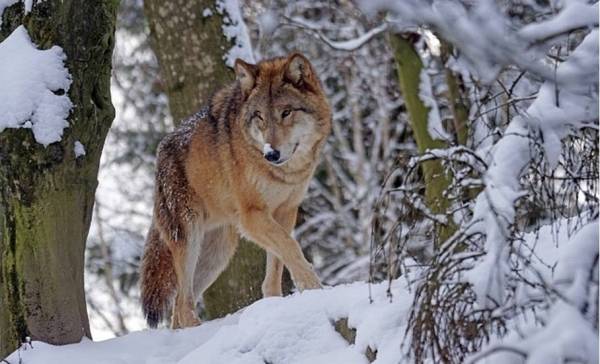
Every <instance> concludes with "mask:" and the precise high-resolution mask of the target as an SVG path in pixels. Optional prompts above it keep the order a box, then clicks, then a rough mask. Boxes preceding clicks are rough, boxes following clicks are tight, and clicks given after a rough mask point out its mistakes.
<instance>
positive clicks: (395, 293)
mask: <svg viewBox="0 0 600 364" xmlns="http://www.w3.org/2000/svg"><path fill="white" fill-rule="evenodd" d="M387 289H388V284H387V283H382V284H377V285H371V286H370V287H369V285H368V284H367V283H354V284H349V285H342V286H336V287H333V288H325V289H322V290H312V291H305V292H303V293H296V294H294V295H292V296H288V297H283V298H282V297H271V298H266V299H262V300H260V301H258V302H256V303H254V304H252V305H251V306H248V307H246V308H245V309H243V310H242V311H240V312H238V313H236V314H233V315H229V316H227V317H225V318H223V319H219V320H214V321H208V322H204V323H203V324H202V325H200V326H198V327H195V328H189V329H182V330H175V331H173V330H169V329H159V330H145V331H140V332H135V333H131V334H129V335H126V336H123V337H119V338H115V339H110V340H106V341H100V342H93V341H90V340H87V339H86V340H83V341H82V342H80V343H78V344H72V345H65V346H53V345H48V344H45V343H42V342H37V341H34V342H32V343H31V345H30V344H24V345H23V346H22V347H21V348H20V349H19V350H17V351H16V352H14V353H13V354H11V355H10V356H9V357H8V358H6V360H7V361H8V362H9V363H11V364H17V363H24V364H54V363H56V364H59V363H60V364H80V363H87V364H101V363H102V364H107V363H115V364H142V363H143V364H159V363H160V364H167V363H180V364H184V363H186V364H187V363H189V364H191V363H194V364H204V363H206V364H211V363H214V364H223V363H228V364H265V363H269V364H279V363H285V364H291V363H305V364H309V363H310V364H318V363H323V364H325V363H327V364H331V363H345V364H354V363H356V364H364V363H369V359H368V357H370V358H371V360H373V359H374V358H375V359H376V361H375V363H378V364H382V363H394V364H397V362H398V358H400V357H401V354H400V350H401V347H400V344H401V342H402V338H403V336H404V330H405V327H406V326H405V320H406V318H407V317H408V308H409V307H410V304H411V303H412V297H411V296H410V294H409V291H408V289H407V287H406V284H405V281H404V280H403V279H400V280H396V281H394V282H392V285H391V297H390V296H389V295H388V293H387ZM369 291H370V292H371V298H369ZM370 301H372V302H370ZM344 319H347V325H346V321H345V320H344ZM340 320H342V321H340ZM336 323H337V327H338V330H339V331H340V332H344V336H345V337H343V336H342V334H340V332H338V331H336ZM348 327H349V328H352V329H348ZM340 328H342V329H341V330H340ZM344 329H345V330H344ZM353 329H355V330H353Z"/></svg>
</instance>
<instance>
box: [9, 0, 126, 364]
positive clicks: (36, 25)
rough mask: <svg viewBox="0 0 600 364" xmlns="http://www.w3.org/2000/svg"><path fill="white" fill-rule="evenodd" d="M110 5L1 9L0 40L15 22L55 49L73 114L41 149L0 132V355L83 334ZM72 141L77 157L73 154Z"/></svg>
mask: <svg viewBox="0 0 600 364" xmlns="http://www.w3.org/2000/svg"><path fill="white" fill-rule="evenodd" d="M117 5H118V2H117V1H108V0H105V1H101V0H71V1H69V0H61V1H59V0H46V1H42V2H39V3H36V4H34V6H33V10H32V11H31V12H30V13H28V14H25V12H24V7H23V3H22V2H21V3H17V4H15V5H13V6H11V7H9V8H7V9H6V11H5V12H4V16H3V20H4V21H3V22H2V29H1V32H0V40H4V39H5V38H6V37H7V36H8V35H9V34H10V33H11V32H12V31H13V30H14V29H15V28H16V27H17V26H18V25H20V24H23V25H25V27H26V28H27V30H28V32H29V35H30V37H31V39H32V41H33V42H34V43H35V44H37V45H38V47H39V48H44V49H47V48H50V47H51V46H53V45H58V46H60V47H62V48H63V50H64V52H65V54H66V56H67V59H66V61H65V63H66V66H67V68H68V70H69V72H70V74H71V76H72V81H73V83H72V84H71V87H70V89H69V93H68V95H69V98H70V99H71V102H72V103H73V108H72V110H71V113H70V116H69V127H68V128H66V129H65V130H64V134H63V137H62V140H61V141H60V142H56V143H53V144H50V145H49V146H48V147H44V146H42V145H41V144H38V143H37V142H36V141H35V140H34V138H33V135H32V132H31V130H30V129H6V130H4V131H3V132H2V133H0V186H1V189H0V257H1V259H0V357H4V356H6V355H7V354H9V353H10V352H11V351H13V350H15V349H16V348H17V347H18V346H19V345H20V343H22V342H24V341H25V340H26V338H27V337H30V338H31V339H33V340H41V341H45V342H48V343H51V344H67V343H74V342H78V341H80V340H81V338H82V337H83V336H84V335H85V336H88V337H90V329H89V323H88V317H87V312H86V304H85V297H84V286H83V284H84V283H83V270H84V251H85V241H86V238H87V234H88V230H89V225H90V219H91V215H92V207H93V203H94V194H95V190H96V185H97V180H96V178H97V174H98V166H99V161H100V154H101V152H102V146H103V144H104V139H105V137H106V134H107V132H108V129H109V127H110V125H111V123H112V120H113V118H114V109H113V107H112V104H111V100H110V72H111V56H112V49H113V44H114V31H115V20H116V10H117ZM1 117H2V115H0V118H1ZM75 141H80V142H81V143H82V144H83V145H84V147H85V151H86V154H85V155H84V156H79V157H76V156H75V152H74V143H75Z"/></svg>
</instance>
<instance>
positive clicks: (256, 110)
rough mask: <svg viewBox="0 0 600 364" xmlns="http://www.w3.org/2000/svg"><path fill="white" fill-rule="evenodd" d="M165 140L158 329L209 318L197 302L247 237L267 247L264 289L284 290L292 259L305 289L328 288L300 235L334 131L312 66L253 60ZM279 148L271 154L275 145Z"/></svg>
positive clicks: (155, 274)
mask: <svg viewBox="0 0 600 364" xmlns="http://www.w3.org/2000/svg"><path fill="white" fill-rule="evenodd" d="M235 71H236V76H237V80H236V82H235V83H233V84H231V85H229V86H227V87H225V88H223V89H222V90H220V91H219V92H217V93H216V94H215V95H214V96H213V97H212V99H211V100H210V103H209V106H208V107H207V108H205V109H203V110H202V111H201V112H199V113H197V114H195V115H194V116H192V117H191V118H190V119H188V120H187V121H186V122H184V123H183V124H182V125H181V126H180V127H179V128H178V129H177V130H175V131H174V132H173V133H171V134H169V135H168V136H167V137H165V138H164V140H163V141H162V142H161V144H160V146H159V151H158V158H157V173H156V188H155V203H154V214H153V223H152V226H151V228H150V231H149V233H148V237H147V241H146V248H145V252H144V257H143V260H142V269H141V277H142V278H141V284H142V289H141V292H142V306H143V310H144V314H145V315H146V318H147V321H148V323H149V325H150V326H156V324H157V323H158V322H159V321H160V320H162V319H163V317H164V316H165V313H166V312H167V310H168V308H169V306H170V305H171V303H172V304H173V313H172V317H171V326H172V327H174V328H177V327H186V326H193V325H197V324H199V323H200V321H199V320H198V318H197V316H196V313H195V310H194V308H195V303H196V300H197V298H198V297H199V296H200V295H201V294H202V292H203V291H204V290H205V289H206V288H207V287H208V286H209V285H210V284H212V283H213V282H214V280H215V279H216V278H217V277H218V275H219V274H220V273H221V272H222V271H223V269H224V268H225V267H226V266H227V263H228V261H229V258H230V257H231V256H232V255H233V253H234V252H235V248H236V246H237V240H238V233H239V234H242V235H244V236H245V237H247V238H248V239H250V240H252V241H254V242H255V243H256V244H258V245H259V246H261V247H262V248H264V249H266V251H267V262H266V264H267V273H266V277H265V280H264V282H263V286H262V288H263V295H264V296H272V295H281V273H282V270H283V264H285V265H286V266H287V267H288V269H289V270H290V272H291V274H292V278H293V280H294V282H295V284H296V286H297V287H298V288H299V289H300V290H303V289H310V288H318V287H320V282H319V279H318V277H317V276H316V274H315V273H314V272H313V270H312V267H311V265H310V264H309V263H308V262H307V261H306V259H305V258H304V256H303V254H302V251H301V249H300V246H299V244H298V242H296V241H295V240H294V239H293V238H292V237H291V233H292V230H293V227H294V222H295V221H296V213H297V210H298V206H299V204H300V203H301V201H302V199H303V198H304V195H305V193H306V190H307V188H308V183H309V181H310V179H311V178H312V175H313V173H314V170H315V168H316V165H317V162H318V158H319V154H320V151H321V149H322V147H323V144H324V143H325V140H326V138H327V136H328V135H329V133H330V130H331V110H330V107H329V103H328V102H327V99H326V97H325V94H324V92H323V89H322V87H321V84H320V82H319V80H318V78H317V76H316V74H315V72H314V69H313V67H312V66H311V64H310V62H309V61H308V60H307V59H306V58H305V57H304V56H302V55H300V54H298V53H294V54H291V55H289V56H288V57H282V58H275V59H270V60H265V61H262V62H260V63H258V64H257V65H251V64H248V63H245V62H243V61H241V60H238V61H236V64H235ZM267 143H268V144H269V145H270V146H271V147H272V148H273V149H276V150H277V151H278V155H280V158H279V159H278V160H276V161H268V160H267V159H266V155H267V154H266V153H267V152H266V151H265V150H266V149H265V148H267V147H266V146H265V144H267Z"/></svg>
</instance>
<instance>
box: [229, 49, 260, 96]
mask: <svg viewBox="0 0 600 364" xmlns="http://www.w3.org/2000/svg"><path fill="white" fill-rule="evenodd" d="M233 69H234V70H235V78H236V79H237V80H238V81H240V86H241V88H242V93H243V94H244V97H248V95H249V94H250V91H252V89H253V88H254V84H255V83H256V71H257V68H256V65H253V64H250V63H246V62H244V61H242V60H241V59H239V58H238V59H236V60H235V64H234V65H233Z"/></svg>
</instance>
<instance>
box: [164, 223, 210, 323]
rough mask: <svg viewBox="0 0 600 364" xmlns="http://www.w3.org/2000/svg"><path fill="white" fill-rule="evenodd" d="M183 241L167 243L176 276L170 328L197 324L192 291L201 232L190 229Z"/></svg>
mask: <svg viewBox="0 0 600 364" xmlns="http://www.w3.org/2000/svg"><path fill="white" fill-rule="evenodd" d="M186 236H187V239H186V240H185V241H178V242H172V243H171V244H169V248H170V249H171V254H172V255H173V267H174V268H175V275H176V276H177V295H176V296H175V304H174V305H173V316H172V318H171V328H172V329H178V328H182V327H190V326H198V325H199V324H200V319H199V318H198V315H197V314H196V298H195V295H194V291H193V284H194V271H195V269H196V263H197V261H198V256H199V253H200V246H201V242H202V234H201V231H199V229H190V231H189V232H188V234H186Z"/></svg>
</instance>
